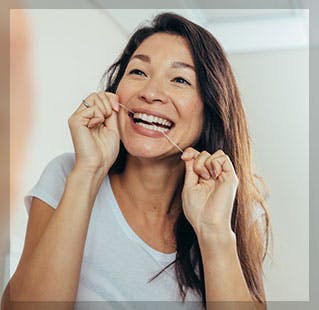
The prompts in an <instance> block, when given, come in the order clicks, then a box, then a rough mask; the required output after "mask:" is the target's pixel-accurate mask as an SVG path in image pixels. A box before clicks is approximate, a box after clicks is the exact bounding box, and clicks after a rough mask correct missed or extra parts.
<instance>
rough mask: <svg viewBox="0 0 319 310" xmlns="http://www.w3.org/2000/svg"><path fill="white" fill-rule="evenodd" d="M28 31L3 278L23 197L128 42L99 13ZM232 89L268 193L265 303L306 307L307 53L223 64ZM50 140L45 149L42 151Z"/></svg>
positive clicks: (17, 239)
mask: <svg viewBox="0 0 319 310" xmlns="http://www.w3.org/2000/svg"><path fill="white" fill-rule="evenodd" d="M30 16H31V21H32V26H33V32H34V34H33V55H34V57H33V62H34V73H33V74H34V91H35V102H34V109H35V111H36V112H35V115H34V119H33V129H32V132H30V135H29V140H28V149H27V150H26V151H27V152H26V156H25V171H24V177H23V178H21V183H22V184H21V187H20V189H19V192H17V193H16V197H18V198H17V201H18V203H17V205H16V206H12V211H13V212H12V216H11V242H12V243H11V246H12V250H11V251H12V255H11V271H14V269H15V266H16V264H17V261H18V258H19V256H20V253H21V251H22V245H23V236H24V232H25V227H26V221H27V217H26V212H25V210H24V206H23V195H24V194H25V193H26V192H27V191H28V190H29V189H30V188H31V187H32V186H33V185H34V184H35V182H36V181H37V179H38V177H39V175H40V173H41V172H42V170H43V168H44V166H45V165H46V163H47V162H48V161H49V160H50V159H52V158H53V157H54V156H56V155H58V154H60V153H62V152H65V151H72V144H71V139H70V135H69V131H68V126H67V119H68V117H69V116H70V114H71V113H72V112H73V111H74V109H75V108H76V107H77V105H78V104H79V103H80V102H81V100H82V99H83V98H84V97H85V96H86V95H87V94H88V93H90V92H92V91H95V90H96V87H97V85H98V81H99V78H100V76H101V74H102V73H103V71H104V68H105V67H106V66H108V65H109V64H110V63H111V62H113V60H114V59H115V57H116V55H117V54H118V53H119V51H120V50H121V48H122V47H123V46H124V44H125V43H126V37H125V35H123V33H122V32H121V30H120V29H119V28H117V25H116V24H113V23H112V21H110V20H109V19H107V18H106V16H105V15H104V14H102V13H101V12H98V11H95V10H91V11H87V10H78V11H73V12H72V14H70V12H69V11H68V12H63V11H62V10H57V11H54V10H50V11H43V10H33V11H30ZM229 59H230V62H231V64H232V65H233V69H234V71H235V74H236V77H237V80H238V84H239V86H240V90H241V94H242V97H243V101H244V105H245V109H246V112H247V117H248V122H249V125H250V128H251V132H252V138H253V141H254V143H253V149H254V154H255V158H256V163H257V167H258V168H259V172H260V174H261V175H263V176H264V177H265V179H266V181H267V182H268V184H269V187H270V190H271V194H270V199H269V210H270V214H271V222H272V227H273V235H274V251H273V259H272V262H270V261H269V260H268V261H267V263H266V264H265V268H266V280H265V284H266V291H267V297H268V299H269V300H305V299H307V298H308V54H307V51H306V50H291V51H272V52H263V53H253V54H233V55H230V56H229ZM48 141H49V143H48Z"/></svg>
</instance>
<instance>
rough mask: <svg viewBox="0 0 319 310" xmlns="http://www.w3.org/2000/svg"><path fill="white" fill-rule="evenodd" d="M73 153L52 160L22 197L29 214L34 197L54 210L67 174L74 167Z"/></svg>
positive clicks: (62, 190) (61, 193)
mask: <svg viewBox="0 0 319 310" xmlns="http://www.w3.org/2000/svg"><path fill="white" fill-rule="evenodd" d="M74 159H75V156H74V153H63V154H61V155H59V156H57V157H55V158H54V159H52V160H51V161H50V162H49V163H48V164H47V165H46V167H45V169H44V170H43V172H42V174H41V176H40V178H39V180H38V182H37V183H36V184H35V186H34V187H33V188H32V189H31V190H30V191H29V192H28V193H27V194H26V196H25V197H24V204H25V207H26V209H27V212H28V214H29V212H30V208H31V203H32V198H33V197H36V198H39V199H41V200H42V201H44V202H46V203H47V204H48V205H50V206H51V207H52V208H54V209H56V208H57V206H58V204H59V202H60V200H61V197H62V195H63V192H64V187H65V182H66V178H67V176H68V174H69V173H70V171H71V170H72V168H73V166H74Z"/></svg>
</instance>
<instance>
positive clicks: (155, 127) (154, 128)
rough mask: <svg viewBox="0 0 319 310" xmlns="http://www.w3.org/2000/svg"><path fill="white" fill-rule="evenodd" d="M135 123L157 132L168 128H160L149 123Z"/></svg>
mask: <svg viewBox="0 0 319 310" xmlns="http://www.w3.org/2000/svg"><path fill="white" fill-rule="evenodd" d="M137 125H138V126H142V127H144V128H147V129H151V130H154V131H159V132H165V131H168V130H169V129H168V128H162V127H158V126H156V125H149V124H144V123H137Z"/></svg>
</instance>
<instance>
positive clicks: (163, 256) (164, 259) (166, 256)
mask: <svg viewBox="0 0 319 310" xmlns="http://www.w3.org/2000/svg"><path fill="white" fill-rule="evenodd" d="M106 189H107V190H108V191H109V193H110V199H111V202H112V203H111V206H110V207H111V208H112V210H113V212H114V214H115V217H116V219H117V221H118V223H119V225H120V226H121V228H122V229H123V230H124V232H125V233H126V235H127V236H128V237H129V238H130V239H133V240H135V241H136V242H137V243H138V244H139V245H140V246H141V247H143V248H144V249H145V250H146V251H147V252H148V253H149V254H151V255H152V256H153V257H154V258H155V259H156V260H157V261H160V262H161V263H164V264H168V263H169V262H171V261H173V259H174V258H175V257H176V251H175V252H173V253H163V252H160V251H157V250H155V249H154V248H152V247H151V246H150V245H148V244H147V243H146V242H145V241H144V240H143V239H142V238H140V237H139V236H138V235H137V234H136V233H135V231H134V230H133V229H132V228H131V226H130V225H129V224H128V222H127V221H126V219H125V217H124V215H123V213H122V210H121V208H120V207H119V205H118V203H117V200H116V198H115V195H114V192H113V189H112V186H111V182H110V177H109V175H107V177H106Z"/></svg>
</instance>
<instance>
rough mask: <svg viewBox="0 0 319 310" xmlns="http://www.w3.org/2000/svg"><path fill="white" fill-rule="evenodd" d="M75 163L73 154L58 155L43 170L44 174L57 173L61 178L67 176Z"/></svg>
mask: <svg viewBox="0 0 319 310" xmlns="http://www.w3.org/2000/svg"><path fill="white" fill-rule="evenodd" d="M74 162H75V154H74V153H71V152H67V153H63V154H60V155H58V156H56V157H54V158H53V159H51V160H50V161H49V162H48V164H47V165H46V167H45V169H44V173H48V172H52V173H57V174H59V175H60V176H61V177H62V176H67V175H68V174H69V173H70V171H71V170H72V168H73V166H74Z"/></svg>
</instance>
